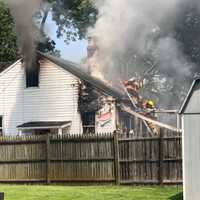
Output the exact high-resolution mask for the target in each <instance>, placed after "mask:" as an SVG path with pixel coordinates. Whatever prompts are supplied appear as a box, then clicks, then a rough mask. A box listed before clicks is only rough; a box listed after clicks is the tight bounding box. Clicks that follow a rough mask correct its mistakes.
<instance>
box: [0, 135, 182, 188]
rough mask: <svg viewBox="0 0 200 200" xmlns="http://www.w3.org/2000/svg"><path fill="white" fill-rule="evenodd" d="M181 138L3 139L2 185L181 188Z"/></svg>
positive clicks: (0, 143)
mask: <svg viewBox="0 0 200 200" xmlns="http://www.w3.org/2000/svg"><path fill="white" fill-rule="evenodd" d="M181 157H182V156H181V137H180V136H173V137H172V136H164V137H162V136H161V137H155V138H133V137H132V136H128V137H127V136H124V135H116V134H104V135H101V134H100V135H66V136H62V137H61V136H52V135H51V136H50V135H48V136H26V137H1V138H0V182H4V183H5V182H7V183H11V182H15V183H18V182H22V183H34V182H36V183H47V184H50V183H59V182H60V183H65V182H69V183H72V182H115V183H117V184H145V183H148V184H165V183H167V184H176V183H181V182H182V162H181V161H182V159H181Z"/></svg>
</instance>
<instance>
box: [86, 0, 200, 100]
mask: <svg viewBox="0 0 200 200" xmlns="http://www.w3.org/2000/svg"><path fill="white" fill-rule="evenodd" d="M185 4H191V5H193V6H196V7H199V10H200V3H199V0H192V1H191V0H168V1H163V0H153V1H149V0H96V1H94V5H95V6H96V8H97V9H98V11H99V15H98V19H97V22H96V24H95V26H94V27H91V28H89V30H88V35H89V36H93V37H96V38H97V45H98V48H99V53H98V54H99V55H98V58H97V59H98V63H100V64H99V66H101V68H100V69H95V70H98V71H101V72H104V74H106V75H109V76H108V77H107V78H110V79H112V80H113V81H114V80H116V76H117V77H120V76H121V77H123V78H124V76H126V78H130V77H131V74H130V73H129V72H128V73H126V74H125V75H124V71H126V69H125V68H126V64H127V63H128V65H129V67H130V66H131V68H132V72H142V71H143V70H144V65H143V63H142V62H141V60H142V59H141V58H150V59H153V60H156V65H157V66H158V70H159V71H162V72H165V73H166V74H168V76H169V77H170V78H171V77H174V78H175V81H179V80H180V82H181V79H183V77H184V76H189V75H190V73H191V69H192V68H193V66H194V65H195V64H193V63H191V62H190V60H188V58H187V57H186V56H185V55H184V53H183V50H182V44H181V43H180V42H178V41H177V40H176V37H175V33H174V29H173V28H174V25H175V21H176V19H177V18H178V17H179V14H180V13H181V12H182V6H184V5H185ZM138 60H139V61H138ZM108 66H109V67H108ZM132 76H133V73H132ZM168 101H170V100H168Z"/></svg>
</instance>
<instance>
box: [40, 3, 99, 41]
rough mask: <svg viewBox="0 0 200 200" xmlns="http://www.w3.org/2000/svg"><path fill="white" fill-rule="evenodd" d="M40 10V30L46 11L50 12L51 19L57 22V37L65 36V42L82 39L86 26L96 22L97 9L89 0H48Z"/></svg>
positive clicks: (44, 21) (43, 23) (44, 20)
mask: <svg viewBox="0 0 200 200" xmlns="http://www.w3.org/2000/svg"><path fill="white" fill-rule="evenodd" d="M48 2H49V4H44V7H43V9H42V10H41V12H42V13H41V17H42V20H41V27H40V30H41V32H44V30H43V29H44V25H45V23H46V19H47V16H48V13H49V12H51V14H52V17H53V20H54V21H55V23H56V24H57V37H58V38H59V37H61V36H63V37H65V42H66V43H68V42H69V41H75V40H77V39H83V38H85V36H86V32H87V28H88V27H90V26H93V25H94V23H95V22H96V17H97V13H98V12H97V10H96V9H95V8H94V7H93V4H92V2H91V0H48Z"/></svg>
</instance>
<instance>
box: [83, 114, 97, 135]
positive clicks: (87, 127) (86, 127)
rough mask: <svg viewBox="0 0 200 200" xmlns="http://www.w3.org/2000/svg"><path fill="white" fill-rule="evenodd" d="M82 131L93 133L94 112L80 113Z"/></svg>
mask: <svg viewBox="0 0 200 200" xmlns="http://www.w3.org/2000/svg"><path fill="white" fill-rule="evenodd" d="M82 123H83V133H85V134H87V133H95V112H85V113H83V114H82Z"/></svg>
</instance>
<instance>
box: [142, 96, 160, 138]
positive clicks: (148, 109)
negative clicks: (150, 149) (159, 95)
mask: <svg viewBox="0 0 200 200" xmlns="http://www.w3.org/2000/svg"><path fill="white" fill-rule="evenodd" d="M143 109H144V115H145V116H146V117H149V118H150V119H154V120H156V119H157V117H156V115H155V110H156V106H155V103H154V101H153V100H146V101H144V103H143ZM147 124H148V125H149V127H150V128H151V130H152V131H153V132H154V134H155V135H158V134H159V128H158V127H157V126H156V125H155V124H154V123H151V122H147Z"/></svg>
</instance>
